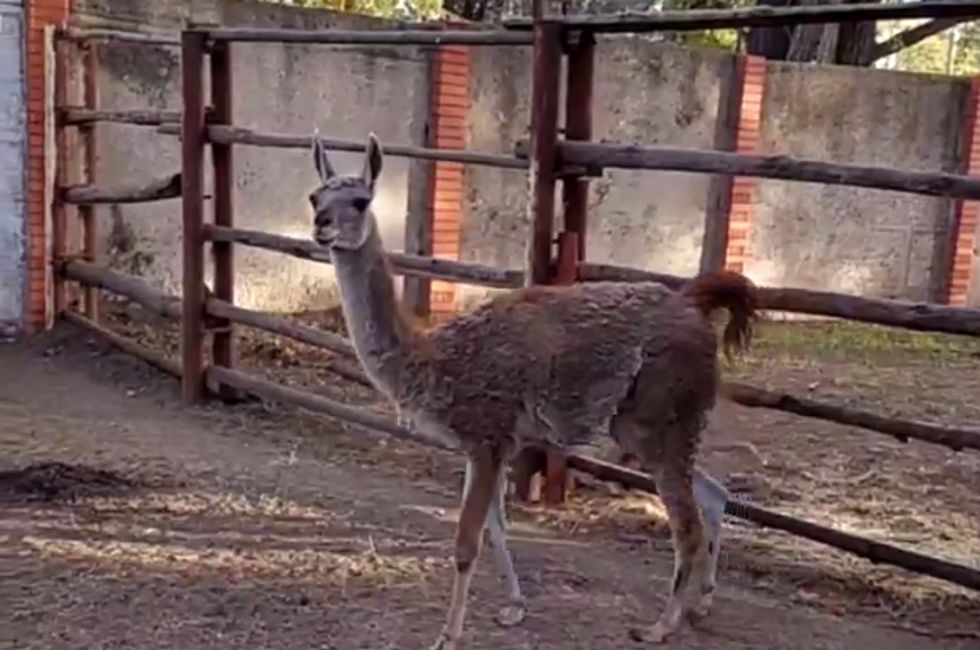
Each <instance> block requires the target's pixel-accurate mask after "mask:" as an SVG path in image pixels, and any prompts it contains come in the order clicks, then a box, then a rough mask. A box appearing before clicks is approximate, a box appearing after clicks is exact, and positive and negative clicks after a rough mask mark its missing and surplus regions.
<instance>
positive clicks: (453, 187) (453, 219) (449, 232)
mask: <svg viewBox="0 0 980 650" xmlns="http://www.w3.org/2000/svg"><path fill="white" fill-rule="evenodd" d="M434 56H435V57H436V65H435V74H434V75H433V83H434V84H435V88H434V89H433V93H432V98H433V100H432V107H431V111H432V117H431V124H432V128H431V130H430V139H431V142H430V145H431V146H433V147H436V148H437V149H465V148H466V131H467V124H466V122H467V115H468V113H469V101H470V100H469V93H470V53H469V49H468V48H466V47H460V46H444V47H441V48H440V49H439V51H438V52H436V53H435V55H434ZM464 174H465V172H464V169H463V165H462V164H461V163H449V162H439V163H436V167H435V179H434V182H433V183H432V255H433V257H439V258H443V259H449V260H457V259H459V243H460V218H461V216H462V214H463V188H464V183H465V177H464ZM431 286H432V288H431V293H430V301H431V303H430V304H431V312H432V316H433V317H434V318H435V319H436V320H438V319H440V318H446V317H447V316H449V315H451V314H453V312H454V311H455V309H456V287H455V285H454V284H452V283H451V282H442V281H439V280H433V281H432V285H431Z"/></svg>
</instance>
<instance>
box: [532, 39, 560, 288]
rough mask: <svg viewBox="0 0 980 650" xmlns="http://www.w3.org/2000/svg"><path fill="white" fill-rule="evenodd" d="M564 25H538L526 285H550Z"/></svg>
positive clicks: (535, 42) (533, 91)
mask: <svg viewBox="0 0 980 650" xmlns="http://www.w3.org/2000/svg"><path fill="white" fill-rule="evenodd" d="M561 34H562V30H561V26H560V25H559V24H557V23H550V22H544V21H539V22H538V23H537V24H535V26H534V66H533V75H534V76H533V82H532V83H533V88H532V92H531V106H532V108H531V110H532V114H531V152H530V153H531V159H530V162H531V179H530V202H529V210H530V213H531V223H532V225H531V239H530V241H529V242H528V247H527V252H528V264H527V281H526V284H544V283H547V282H548V280H549V278H550V276H551V272H550V268H551V245H552V237H553V236H554V232H553V231H554V221H555V182H556V180H557V163H558V160H557V147H556V145H557V141H558V102H559V95H560V84H561V77H560V74H561Z"/></svg>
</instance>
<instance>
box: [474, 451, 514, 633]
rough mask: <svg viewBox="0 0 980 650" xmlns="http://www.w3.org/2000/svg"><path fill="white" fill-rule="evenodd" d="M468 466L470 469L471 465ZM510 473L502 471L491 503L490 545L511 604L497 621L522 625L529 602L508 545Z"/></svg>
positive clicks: (502, 611) (505, 607)
mask: <svg viewBox="0 0 980 650" xmlns="http://www.w3.org/2000/svg"><path fill="white" fill-rule="evenodd" d="M467 469H468V468H467ZM506 474H507V473H506V472H504V471H500V473H499V474H498V480H497V494H496V497H495V498H494V500H493V503H492V504H491V506H490V516H489V518H488V519H489V521H488V525H487V528H488V529H489V532H490V546H492V547H493V556H494V559H495V560H496V564H497V571H498V572H499V573H500V574H501V576H503V578H504V581H506V583H507V605H506V606H504V607H503V608H501V610H500V613H499V615H498V616H497V622H498V623H499V624H500V625H502V626H504V627H512V626H515V625H520V624H521V623H522V622H524V619H525V617H526V616H527V602H526V601H525V600H524V594H523V592H522V591H521V582H520V579H519V578H518V577H517V571H515V570H514V559H513V557H512V556H511V553H510V549H508V548H507V511H506V509H505V506H506V500H507V475H506Z"/></svg>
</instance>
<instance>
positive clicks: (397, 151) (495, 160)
mask: <svg viewBox="0 0 980 650" xmlns="http://www.w3.org/2000/svg"><path fill="white" fill-rule="evenodd" d="M157 131H158V132H159V133H163V134H165V135H174V136H180V127H179V126H170V125H164V126H161V127H159V128H158V129H157ZM207 133H208V140H209V141H210V142H212V143H214V144H241V145H246V146H253V147H274V148H279V149H308V148H309V147H310V142H311V139H310V138H311V136H309V135H287V134H283V133H258V132H256V131H253V130H251V129H246V128H243V127H239V126H224V125H218V124H215V125H211V126H209V127H208V128H207ZM323 146H324V148H326V149H327V150H328V151H349V152H353V153H360V152H363V151H364V143H363V142H359V141H356V140H338V139H333V138H327V139H324V140H323ZM384 150H385V154H387V155H392V156H402V157H404V158H417V159H419V160H438V161H442V162H456V163H463V164H467V165H484V166H486V167H500V168H503V169H527V168H528V162H527V161H526V160H522V159H520V158H517V157H516V156H508V155H505V154H497V153H483V152H478V151H464V150H459V149H427V148H425V147H413V146H409V145H400V144H386V145H384Z"/></svg>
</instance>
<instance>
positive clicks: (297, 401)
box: [207, 366, 456, 450]
mask: <svg viewBox="0 0 980 650" xmlns="http://www.w3.org/2000/svg"><path fill="white" fill-rule="evenodd" d="M207 378H208V384H210V385H211V390H212V391H214V392H215V393H219V390H216V389H220V387H221V386H228V387H231V388H236V389H238V390H241V391H244V392H245V393H248V394H250V395H254V396H256V397H261V398H263V399H267V400H270V401H274V402H282V403H284V404H293V405H295V406H300V407H302V408H305V409H307V410H309V411H313V412H315V413H323V414H324V415H329V416H331V417H334V418H337V419H339V420H343V421H345V422H351V423H353V424H356V425H359V426H361V427H364V428H365V429H367V430H368V431H371V432H376V431H378V432H381V433H386V434H388V435H390V436H393V437H395V438H399V439H401V440H408V441H410V442H417V443H419V444H423V445H426V446H428V447H436V448H439V449H447V450H454V449H456V447H454V446H452V445H451V444H449V443H448V442H446V441H441V440H437V439H435V438H431V437H429V436H426V435H424V434H422V433H420V432H417V431H414V430H411V429H407V428H405V427H401V426H399V425H398V424H396V423H395V421H394V420H393V419H392V418H390V417H388V416H385V415H382V414H380V413H377V412H376V411H373V410H372V409H369V408H365V407H357V406H350V405H349V404H344V403H343V402H338V401H335V400H332V399H330V398H328V397H323V396H322V395H316V394H314V393H311V392H309V391H305V390H298V389H296V388H287V387H286V386H281V385H279V384H276V383H275V382H271V381H269V380H267V379H262V378H261V377H256V376H255V375H250V374H248V373H244V372H241V371H240V370H232V369H230V368H219V367H217V366H211V367H210V368H208V370H207Z"/></svg>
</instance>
